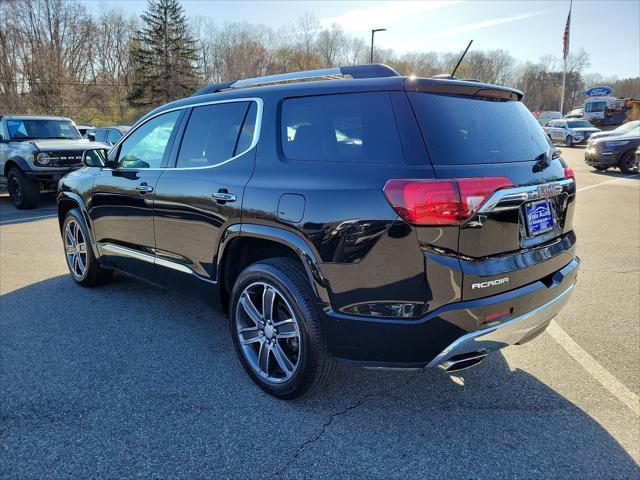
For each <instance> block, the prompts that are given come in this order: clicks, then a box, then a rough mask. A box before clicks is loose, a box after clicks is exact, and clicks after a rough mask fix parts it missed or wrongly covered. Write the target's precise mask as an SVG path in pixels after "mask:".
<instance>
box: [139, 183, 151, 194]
mask: <svg viewBox="0 0 640 480" xmlns="http://www.w3.org/2000/svg"><path fill="white" fill-rule="evenodd" d="M136 190H138V191H139V192H140V193H150V192H153V187H152V186H151V185H147V184H146V183H141V184H140V185H138V186H137V187H136Z"/></svg>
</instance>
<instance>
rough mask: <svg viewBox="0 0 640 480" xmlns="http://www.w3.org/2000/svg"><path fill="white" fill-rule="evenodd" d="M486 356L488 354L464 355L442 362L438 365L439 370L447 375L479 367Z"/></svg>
mask: <svg viewBox="0 0 640 480" xmlns="http://www.w3.org/2000/svg"><path fill="white" fill-rule="evenodd" d="M486 356H487V354H486V353H481V352H471V353H464V354H462V355H456V356H455V357H451V358H449V359H448V360H447V361H445V362H442V363H441V364H439V365H438V368H440V369H442V370H444V371H445V372H446V373H452V372H459V371H460V370H464V369H466V368H471V367H474V366H476V365H478V364H479V363H480V362H482V361H483V360H484V359H485V357H486Z"/></svg>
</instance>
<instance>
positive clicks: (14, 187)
mask: <svg viewBox="0 0 640 480" xmlns="http://www.w3.org/2000/svg"><path fill="white" fill-rule="evenodd" d="M7 190H9V197H10V198H11V201H12V202H13V204H14V205H15V207H16V208H17V209H18V210H30V209H32V208H36V207H37V206H38V203H40V185H39V184H38V182H36V181H34V180H31V179H30V178H27V176H26V175H25V174H24V173H23V172H22V170H20V169H19V168H17V167H13V168H12V169H11V170H9V175H7Z"/></svg>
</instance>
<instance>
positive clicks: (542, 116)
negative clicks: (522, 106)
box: [536, 111, 562, 126]
mask: <svg viewBox="0 0 640 480" xmlns="http://www.w3.org/2000/svg"><path fill="white" fill-rule="evenodd" d="M559 118H562V113H560V112H553V111H543V112H540V113H539V114H538V115H537V116H536V119H537V120H538V123H539V124H540V125H543V126H544V125H546V124H547V123H549V122H550V121H551V120H556V119H559Z"/></svg>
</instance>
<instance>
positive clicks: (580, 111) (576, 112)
mask: <svg viewBox="0 0 640 480" xmlns="http://www.w3.org/2000/svg"><path fill="white" fill-rule="evenodd" d="M583 115H584V108H582V107H580V108H574V109H573V110H571V111H570V112H569V113H567V114H566V115H565V116H564V118H582V117H583Z"/></svg>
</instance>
